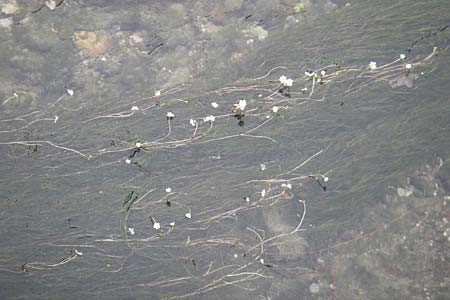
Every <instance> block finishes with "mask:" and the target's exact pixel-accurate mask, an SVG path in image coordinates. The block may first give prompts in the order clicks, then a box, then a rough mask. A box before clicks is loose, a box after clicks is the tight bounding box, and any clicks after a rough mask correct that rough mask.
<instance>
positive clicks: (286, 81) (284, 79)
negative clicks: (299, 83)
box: [279, 75, 294, 86]
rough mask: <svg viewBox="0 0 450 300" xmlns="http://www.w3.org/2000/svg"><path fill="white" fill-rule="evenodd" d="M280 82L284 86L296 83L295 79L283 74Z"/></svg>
mask: <svg viewBox="0 0 450 300" xmlns="http://www.w3.org/2000/svg"><path fill="white" fill-rule="evenodd" d="M279 80H280V83H281V84H282V85H284V86H292V84H293V83H294V81H293V80H292V79H290V78H287V77H286V76H284V75H282V76H280V78H279Z"/></svg>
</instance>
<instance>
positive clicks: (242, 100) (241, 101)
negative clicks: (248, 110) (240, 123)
mask: <svg viewBox="0 0 450 300" xmlns="http://www.w3.org/2000/svg"><path fill="white" fill-rule="evenodd" d="M246 106H247V101H245V100H244V99H241V100H239V104H238V107H239V109H240V110H241V111H244V110H245V107H246Z"/></svg>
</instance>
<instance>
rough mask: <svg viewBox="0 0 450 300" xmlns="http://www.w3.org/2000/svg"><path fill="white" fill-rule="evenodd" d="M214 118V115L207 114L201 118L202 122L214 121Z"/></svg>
mask: <svg viewBox="0 0 450 300" xmlns="http://www.w3.org/2000/svg"><path fill="white" fill-rule="evenodd" d="M215 120H216V117H214V116H213V115H209V116H207V117H204V118H203V121H204V122H214V121H215Z"/></svg>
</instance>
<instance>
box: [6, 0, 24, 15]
mask: <svg viewBox="0 0 450 300" xmlns="http://www.w3.org/2000/svg"><path fill="white" fill-rule="evenodd" d="M19 10H20V8H19V6H18V5H17V2H16V0H10V1H9V2H7V3H5V4H3V5H2V13H4V14H5V15H13V14H15V13H16V12H18V11H19Z"/></svg>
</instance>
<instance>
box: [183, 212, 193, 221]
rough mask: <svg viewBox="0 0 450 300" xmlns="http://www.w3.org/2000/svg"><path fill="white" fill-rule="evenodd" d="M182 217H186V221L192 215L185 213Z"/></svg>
mask: <svg viewBox="0 0 450 300" xmlns="http://www.w3.org/2000/svg"><path fill="white" fill-rule="evenodd" d="M184 216H185V217H186V219H190V218H192V215H191V213H190V212H187V213H186V214H185V215H184Z"/></svg>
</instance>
